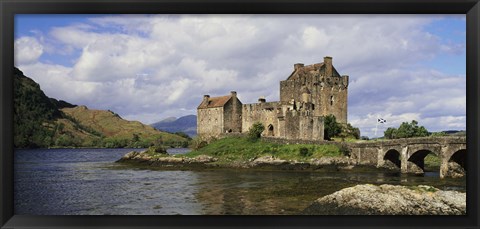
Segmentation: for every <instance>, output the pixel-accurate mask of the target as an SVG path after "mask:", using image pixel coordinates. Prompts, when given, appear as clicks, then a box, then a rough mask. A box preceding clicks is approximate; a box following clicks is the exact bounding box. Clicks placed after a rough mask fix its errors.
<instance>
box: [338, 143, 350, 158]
mask: <svg viewBox="0 0 480 229" xmlns="http://www.w3.org/2000/svg"><path fill="white" fill-rule="evenodd" d="M340 152H342V154H343V156H350V149H349V148H348V146H347V144H345V143H342V144H341V145H340Z"/></svg>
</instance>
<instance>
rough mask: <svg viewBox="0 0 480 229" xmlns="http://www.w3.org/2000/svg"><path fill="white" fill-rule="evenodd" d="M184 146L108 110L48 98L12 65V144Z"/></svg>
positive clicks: (182, 140)
mask: <svg viewBox="0 0 480 229" xmlns="http://www.w3.org/2000/svg"><path fill="white" fill-rule="evenodd" d="M153 144H162V145H165V146H172V147H178V146H185V145H187V144H188V140H187V139H186V138H183V137H181V136H178V135H174V134H170V133H165V132H162V131H158V130H156V129H154V128H153V127H150V126H148V125H144V124H142V123H140V122H138V121H127V120H124V119H122V118H121V117H120V116H119V115H118V114H115V113H114V112H112V111H104V110H90V109H88V108H87V107H85V106H76V105H73V104H70V103H68V102H65V101H62V100H56V99H53V98H48V97H47V96H46V95H45V94H44V93H43V91H42V90H41V89H40V85H38V84H37V83H36V82H35V81H33V80H32V79H30V78H28V77H26V76H25V75H24V74H23V72H21V71H20V70H19V69H17V68H14V146H15V147H16V148H36V147H44V148H46V147H108V148H116V147H148V146H150V145H153Z"/></svg>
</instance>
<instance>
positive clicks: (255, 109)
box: [242, 102, 282, 136]
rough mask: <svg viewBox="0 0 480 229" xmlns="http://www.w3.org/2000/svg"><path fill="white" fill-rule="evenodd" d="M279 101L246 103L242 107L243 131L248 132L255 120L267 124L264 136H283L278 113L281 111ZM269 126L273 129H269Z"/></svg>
mask: <svg viewBox="0 0 480 229" xmlns="http://www.w3.org/2000/svg"><path fill="white" fill-rule="evenodd" d="M280 109H281V108H280V104H279V102H268V103H267V102H262V103H253V104H244V105H243V107H242V132H244V133H247V132H248V130H249V129H250V127H251V126H252V125H253V124H254V123H255V122H260V123H262V124H263V125H264V126H265V131H264V132H263V134H262V135H264V136H281V132H282V131H280V128H281V125H279V120H278V118H277V116H278V114H279V113H280V112H281V110H280ZM269 127H271V128H272V129H271V130H269Z"/></svg>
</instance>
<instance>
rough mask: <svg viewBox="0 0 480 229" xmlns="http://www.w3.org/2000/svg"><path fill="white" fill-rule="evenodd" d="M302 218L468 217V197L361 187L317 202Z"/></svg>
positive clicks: (419, 189) (428, 189) (428, 188)
mask: <svg viewBox="0 0 480 229" xmlns="http://www.w3.org/2000/svg"><path fill="white" fill-rule="evenodd" d="M302 214H305V215H465V214H466V194H465V193H461V192H457V191H442V190H439V189H437V188H434V187H431V186H424V185H420V186H413V187H406V186H398V185H380V186H376V185H370V184H366V185H357V186H354V187H350V188H345V189H342V190H340V191H338V192H335V193H333V194H330V195H327V196H324V197H322V198H319V199H317V200H316V201H315V202H313V204H312V205H310V206H309V207H307V208H306V209H305V210H304V211H303V212H302Z"/></svg>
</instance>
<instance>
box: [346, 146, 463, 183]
mask: <svg viewBox="0 0 480 229" xmlns="http://www.w3.org/2000/svg"><path fill="white" fill-rule="evenodd" d="M349 147H350V150H351V155H352V156H354V157H355V158H357V160H359V161H369V162H370V163H375V161H376V165H377V167H390V168H391V167H394V168H395V167H396V168H397V169H400V171H401V172H402V173H423V172H424V170H425V161H424V159H425V157H426V156H427V155H428V154H434V155H436V156H437V157H438V158H439V159H440V161H441V164H440V177H441V178H444V177H447V176H451V177H458V176H463V175H464V174H465V173H466V171H467V168H466V158H467V157H466V156H467V150H466V149H467V147H466V137H425V138H405V139H395V140H386V141H371V142H365V143H353V144H349ZM375 156H376V158H375ZM362 157H363V158H362ZM366 157H367V158H366Z"/></svg>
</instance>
